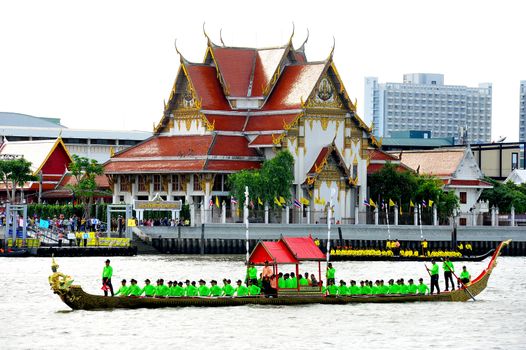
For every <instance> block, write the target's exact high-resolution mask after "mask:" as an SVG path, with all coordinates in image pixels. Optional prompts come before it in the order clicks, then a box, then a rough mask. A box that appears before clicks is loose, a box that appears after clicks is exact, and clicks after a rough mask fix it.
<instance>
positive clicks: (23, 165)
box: [0, 158, 37, 203]
mask: <svg viewBox="0 0 526 350" xmlns="http://www.w3.org/2000/svg"><path fill="white" fill-rule="evenodd" d="M0 178H1V179H2V181H3V183H4V186H5V189H6V192H7V199H8V200H9V202H11V203H15V202H16V188H17V187H18V186H20V187H23V186H24V184H25V183H26V182H28V181H35V180H37V177H36V176H34V175H33V173H32V171H31V162H29V161H27V160H25V159H24V158H15V159H6V160H1V161H0ZM9 190H11V193H10V192H9ZM21 196H22V193H21ZM20 202H22V198H21V200H20Z"/></svg>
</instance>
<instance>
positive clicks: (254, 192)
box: [228, 150, 294, 203]
mask: <svg viewBox="0 0 526 350" xmlns="http://www.w3.org/2000/svg"><path fill="white" fill-rule="evenodd" d="M293 170H294V157H293V156H292V154H290V152H289V151H287V150H285V151H280V152H278V153H277V154H276V156H275V157H274V158H272V159H269V160H265V161H264V162H263V165H262V166H261V169H259V170H242V171H240V172H237V173H235V174H231V175H229V176H228V182H229V185H230V195H232V196H233V197H235V198H237V200H238V201H240V203H242V202H243V201H244V199H245V187H246V186H248V188H249V192H250V197H251V198H260V199H261V200H262V201H263V202H267V203H273V200H274V198H279V197H283V198H284V199H285V200H289V199H290V198H291V193H290V188H291V186H292V183H293V181H294V173H293Z"/></svg>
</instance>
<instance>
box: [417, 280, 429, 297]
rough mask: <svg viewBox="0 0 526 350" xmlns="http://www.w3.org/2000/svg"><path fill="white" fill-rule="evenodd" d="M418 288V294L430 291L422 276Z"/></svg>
mask: <svg viewBox="0 0 526 350" xmlns="http://www.w3.org/2000/svg"><path fill="white" fill-rule="evenodd" d="M416 288H417V290H418V294H420V295H425V294H426V293H428V292H429V287H428V286H427V285H425V284H424V280H423V279H422V278H420V279H418V286H416Z"/></svg>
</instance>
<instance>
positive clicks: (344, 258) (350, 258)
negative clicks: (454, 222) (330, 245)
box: [331, 249, 495, 262]
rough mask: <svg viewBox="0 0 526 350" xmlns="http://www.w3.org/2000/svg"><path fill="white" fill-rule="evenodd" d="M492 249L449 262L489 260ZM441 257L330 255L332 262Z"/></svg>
mask: <svg viewBox="0 0 526 350" xmlns="http://www.w3.org/2000/svg"><path fill="white" fill-rule="evenodd" d="M494 251H495V250H494V249H492V250H490V251H488V252H487V253H486V254H483V255H476V256H462V257H450V258H449V260H451V261H472V262H476V261H483V260H485V259H487V258H489V257H490V256H491V255H492V254H493V253H494ZM441 259H443V258H441V257H427V256H426V257H423V256H411V257H405V256H352V255H331V260H332V261H397V262H400V261H420V262H429V261H431V260H441Z"/></svg>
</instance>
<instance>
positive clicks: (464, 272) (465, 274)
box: [458, 266, 471, 288]
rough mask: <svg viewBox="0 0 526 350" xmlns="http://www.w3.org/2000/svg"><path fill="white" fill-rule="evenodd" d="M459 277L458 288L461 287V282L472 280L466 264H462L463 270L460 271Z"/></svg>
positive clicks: (465, 282)
mask: <svg viewBox="0 0 526 350" xmlns="http://www.w3.org/2000/svg"><path fill="white" fill-rule="evenodd" d="M459 279H460V281H458V288H460V286H461V283H462V284H464V285H465V284H467V283H469V282H471V275H470V274H469V272H468V270H467V269H466V267H465V266H462V272H460V276H459Z"/></svg>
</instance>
